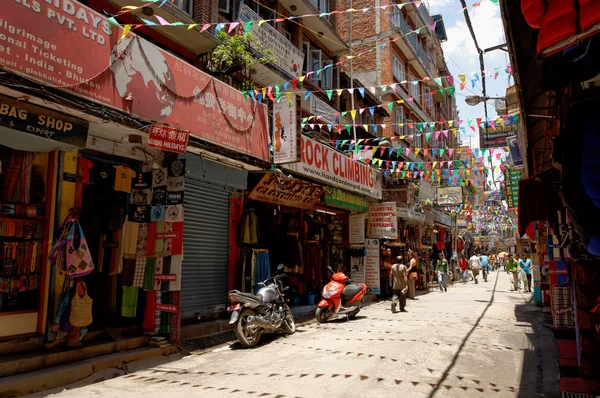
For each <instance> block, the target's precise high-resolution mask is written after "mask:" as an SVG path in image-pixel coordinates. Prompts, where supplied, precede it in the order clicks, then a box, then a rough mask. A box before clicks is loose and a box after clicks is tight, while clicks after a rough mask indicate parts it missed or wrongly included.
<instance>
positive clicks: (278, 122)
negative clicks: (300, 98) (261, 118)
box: [243, 6, 300, 164]
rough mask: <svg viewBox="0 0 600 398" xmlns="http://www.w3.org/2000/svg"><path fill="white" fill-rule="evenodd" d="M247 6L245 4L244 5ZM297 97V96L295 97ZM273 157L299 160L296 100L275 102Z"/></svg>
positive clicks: (278, 162)
mask: <svg viewBox="0 0 600 398" xmlns="http://www.w3.org/2000/svg"><path fill="white" fill-rule="evenodd" d="M243 7H245V6H243ZM294 98H296V97H294ZM273 118H274V121H273V141H274V142H275V145H274V146H273V157H274V159H275V163H276V164H284V163H293V162H297V161H298V159H299V158H300V143H299V141H300V140H299V139H298V131H297V128H296V126H297V124H298V121H297V120H296V101H293V104H292V105H290V103H289V101H287V100H281V101H279V102H274V103H273Z"/></svg>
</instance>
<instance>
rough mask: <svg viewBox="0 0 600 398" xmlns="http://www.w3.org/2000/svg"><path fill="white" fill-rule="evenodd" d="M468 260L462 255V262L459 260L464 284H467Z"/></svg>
mask: <svg viewBox="0 0 600 398" xmlns="http://www.w3.org/2000/svg"><path fill="white" fill-rule="evenodd" d="M467 264H468V263H467V259H466V258H465V257H464V256H463V255H462V254H461V255H460V260H458V267H459V268H460V279H461V280H462V282H463V283H466V282H467V272H468V271H467Z"/></svg>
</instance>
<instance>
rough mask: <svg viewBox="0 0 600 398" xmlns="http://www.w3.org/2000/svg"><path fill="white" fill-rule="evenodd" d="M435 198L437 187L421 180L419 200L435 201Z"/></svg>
mask: <svg viewBox="0 0 600 398" xmlns="http://www.w3.org/2000/svg"><path fill="white" fill-rule="evenodd" d="M434 198H435V185H433V184H431V183H429V182H427V181H425V180H423V179H421V181H419V200H433V199H434Z"/></svg>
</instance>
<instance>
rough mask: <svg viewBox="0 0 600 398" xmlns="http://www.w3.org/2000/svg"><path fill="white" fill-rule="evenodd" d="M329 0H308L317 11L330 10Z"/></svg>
mask: <svg viewBox="0 0 600 398" xmlns="http://www.w3.org/2000/svg"><path fill="white" fill-rule="evenodd" d="M329 1H330V0H310V2H311V3H313V5H314V6H315V8H316V9H317V10H318V11H319V12H330V10H331V7H330V3H329Z"/></svg>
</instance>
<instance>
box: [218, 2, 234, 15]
mask: <svg viewBox="0 0 600 398" xmlns="http://www.w3.org/2000/svg"><path fill="white" fill-rule="evenodd" d="M230 3H231V0H219V12H223V13H228V12H229V11H230V10H229V9H230V7H231V4H230Z"/></svg>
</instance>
